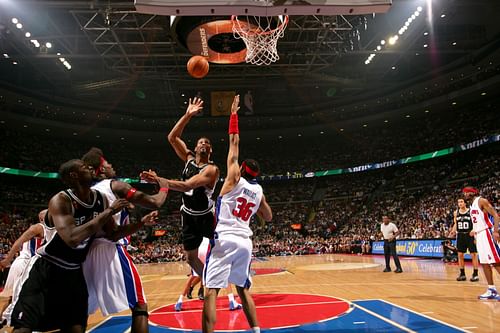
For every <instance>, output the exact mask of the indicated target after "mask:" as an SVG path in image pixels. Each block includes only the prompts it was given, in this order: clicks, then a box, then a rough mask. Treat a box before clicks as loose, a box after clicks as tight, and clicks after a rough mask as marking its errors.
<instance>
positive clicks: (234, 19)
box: [231, 15, 289, 36]
mask: <svg viewBox="0 0 500 333" xmlns="http://www.w3.org/2000/svg"><path fill="white" fill-rule="evenodd" d="M280 16H281V15H280ZM247 17H249V16H247ZM254 17H255V16H254ZM278 17H279V16H278ZM283 17H284V18H283V22H281V24H280V25H278V26H277V27H276V28H274V29H272V30H269V31H263V30H261V31H259V30H257V29H253V28H251V30H249V31H246V32H244V31H243V30H238V29H235V27H237V25H236V24H237V23H236V22H240V21H241V20H239V19H238V15H231V22H232V23H233V31H234V30H235V32H236V33H238V34H240V32H241V33H242V34H245V35H247V36H248V35H271V34H273V33H275V32H276V31H278V30H282V29H283V28H284V27H286V26H287V25H288V20H289V18H288V15H283ZM279 21H281V20H279ZM241 22H245V21H241ZM238 25H239V23H238ZM259 28H260V26H259Z"/></svg>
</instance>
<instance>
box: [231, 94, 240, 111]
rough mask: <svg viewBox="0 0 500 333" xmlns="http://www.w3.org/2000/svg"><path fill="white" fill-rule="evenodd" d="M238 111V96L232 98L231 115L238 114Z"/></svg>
mask: <svg viewBox="0 0 500 333" xmlns="http://www.w3.org/2000/svg"><path fill="white" fill-rule="evenodd" d="M239 109H240V95H236V96H234V99H233V104H232V105H231V114H235V113H238V110H239Z"/></svg>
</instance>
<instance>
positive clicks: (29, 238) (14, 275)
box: [0, 209, 55, 326]
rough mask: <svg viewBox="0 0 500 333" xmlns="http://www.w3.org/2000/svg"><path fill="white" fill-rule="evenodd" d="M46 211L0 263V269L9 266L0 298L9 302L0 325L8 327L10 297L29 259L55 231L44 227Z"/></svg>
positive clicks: (43, 211)
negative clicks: (6, 298) (5, 298)
mask: <svg viewBox="0 0 500 333" xmlns="http://www.w3.org/2000/svg"><path fill="white" fill-rule="evenodd" d="M46 214H47V209H44V210H42V211H40V213H38V221H39V222H38V223H36V224H33V225H32V226H30V227H29V228H28V229H27V230H26V231H25V232H23V234H22V235H21V236H20V237H19V238H18V239H17V240H16V241H15V242H14V244H13V245H12V248H11V249H10V251H9V253H8V254H7V256H6V257H5V258H4V259H3V260H2V261H0V269H4V268H6V267H8V266H9V265H10V270H9V274H8V276H7V282H6V283H5V287H4V289H3V291H2V292H1V293H0V296H3V297H8V298H9V300H8V302H7V303H5V305H4V306H3V308H2V309H1V310H0V311H1V312H0V313H1V315H2V319H1V321H2V324H7V325H9V326H10V322H9V321H10V315H11V313H12V309H13V305H11V304H12V295H13V292H14V290H16V289H17V288H18V284H19V280H20V278H21V275H22V274H23V272H24V270H25V268H26V267H27V266H28V263H29V261H30V259H31V258H32V257H33V256H34V255H35V254H36V250H37V249H38V248H39V247H40V246H41V245H42V243H43V242H47V241H49V240H50V239H52V237H53V235H54V233H55V229H54V228H49V227H47V226H46V225H45V222H44V220H45V217H46ZM18 252H19V256H18V257H17V258H16V259H15V260H14V262H13V263H12V265H11V264H10V263H11V262H12V259H13V258H14V256H15V255H16V254H17V253H18Z"/></svg>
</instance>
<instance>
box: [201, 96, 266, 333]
mask: <svg viewBox="0 0 500 333" xmlns="http://www.w3.org/2000/svg"><path fill="white" fill-rule="evenodd" d="M239 99H240V98H239V96H235V98H234V100H233V104H232V106H231V117H230V120H229V153H228V156H227V177H226V179H225V181H224V184H223V185H222V189H221V192H220V195H219V197H218V199H217V210H216V223H217V224H216V228H215V234H214V239H212V240H211V242H212V248H211V250H210V252H209V254H208V258H207V263H206V266H205V272H204V276H203V279H204V282H205V286H206V288H207V289H208V290H207V292H206V295H205V301H204V304H203V316H202V328H203V332H213V330H214V326H215V321H216V309H215V303H216V298H217V294H218V292H219V290H220V289H221V288H225V287H227V286H228V283H233V284H234V285H235V286H236V290H237V291H238V295H239V296H240V299H241V302H242V304H243V311H244V312H245V315H246V317H247V320H248V323H249V324H250V327H251V328H252V332H258V333H260V328H259V323H258V321H257V311H256V309H255V304H254V302H253V299H252V296H251V295H250V292H249V288H250V286H251V279H250V262H251V259H252V240H251V239H250V237H251V236H252V230H251V229H250V225H249V223H250V220H251V217H252V216H253V215H255V214H258V215H259V216H260V217H262V218H264V220H266V221H270V220H271V219H272V211H271V207H270V206H269V205H268V203H267V202H266V199H265V197H264V194H263V192H262V187H261V186H260V185H259V184H257V182H256V180H255V178H256V177H257V175H258V173H259V165H258V164H257V162H256V161H254V160H245V161H244V162H243V163H242V164H241V168H240V165H239V163H238V155H239V141H240V136H239V129H238V110H239Z"/></svg>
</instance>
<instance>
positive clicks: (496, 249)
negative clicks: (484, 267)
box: [476, 229, 500, 264]
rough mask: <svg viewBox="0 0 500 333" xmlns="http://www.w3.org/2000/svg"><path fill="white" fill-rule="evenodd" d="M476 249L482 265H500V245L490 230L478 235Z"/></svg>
mask: <svg viewBox="0 0 500 333" xmlns="http://www.w3.org/2000/svg"><path fill="white" fill-rule="evenodd" d="M476 247H477V254H478V256H479V262H480V263H481V264H496V263H500V244H499V243H497V242H495V238H493V234H492V232H491V230H490V229H485V230H483V231H479V232H478V233H477V234H476Z"/></svg>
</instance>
